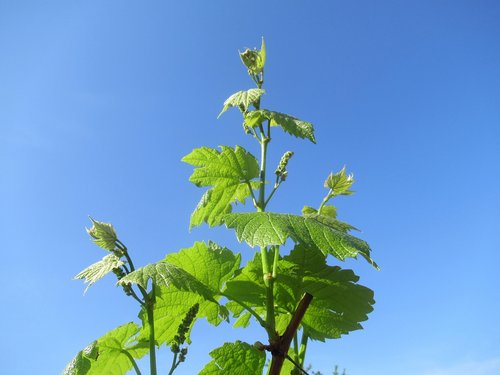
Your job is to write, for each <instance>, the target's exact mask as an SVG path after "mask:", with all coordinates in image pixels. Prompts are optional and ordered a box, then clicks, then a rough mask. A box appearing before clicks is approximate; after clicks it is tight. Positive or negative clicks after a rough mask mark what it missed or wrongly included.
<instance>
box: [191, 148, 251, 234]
mask: <svg viewBox="0 0 500 375" xmlns="http://www.w3.org/2000/svg"><path fill="white" fill-rule="evenodd" d="M221 149H222V152H219V151H217V150H215V149H212V148H209V147H201V148H197V149H194V150H193V151H192V152H191V153H190V154H189V155H186V156H185V157H184V158H183V159H182V161H184V162H186V163H188V164H191V165H193V166H195V167H196V168H195V170H194V172H193V174H192V175H191V177H190V178H189V180H190V181H191V182H192V183H194V184H195V185H196V186H210V187H211V189H210V190H208V191H207V192H206V193H205V194H204V195H203V197H202V199H201V200H200V202H199V203H198V205H197V207H196V209H195V211H194V212H193V214H192V215H191V221H190V228H192V227H193V226H196V225H200V224H201V223H202V222H206V223H207V224H208V225H210V226H215V225H220V224H221V223H222V217H223V216H224V215H225V214H227V213H230V212H231V211H232V207H231V204H232V203H233V202H235V201H239V202H241V203H244V202H245V199H246V198H247V197H249V196H250V195H251V190H250V187H249V184H250V185H251V180H252V179H254V178H257V177H258V176H259V164H258V162H257V160H256V159H255V157H254V156H253V155H252V154H250V153H249V152H248V151H246V150H245V149H244V148H242V147H240V146H236V148H235V149H233V148H231V147H227V146H222V147H221Z"/></svg>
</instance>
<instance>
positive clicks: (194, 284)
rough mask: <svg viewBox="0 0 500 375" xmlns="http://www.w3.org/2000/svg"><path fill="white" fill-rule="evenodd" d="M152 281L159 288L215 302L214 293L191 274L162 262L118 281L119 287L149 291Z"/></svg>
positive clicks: (140, 269)
mask: <svg viewBox="0 0 500 375" xmlns="http://www.w3.org/2000/svg"><path fill="white" fill-rule="evenodd" d="M149 280H151V281H152V282H153V283H154V285H155V286H158V287H171V286H173V287H175V288H177V289H179V290H184V291H190V292H194V293H196V294H199V295H201V296H203V297H204V298H205V299H208V300H214V295H213V292H212V291H211V290H210V289H208V288H207V287H206V286H205V285H203V284H202V283H201V282H200V281H199V280H197V279H196V278H195V277H194V276H192V275H191V274H190V273H188V272H186V271H184V270H183V269H182V268H179V267H177V266H175V265H173V264H170V263H168V262H165V261H160V262H157V263H153V264H148V265H146V266H144V267H141V268H139V269H136V270H135V271H134V272H131V273H129V274H128V275H127V276H125V277H123V278H122V279H120V280H119V281H118V284H119V285H127V284H138V285H140V286H141V287H143V288H144V289H147V287H148V282H149Z"/></svg>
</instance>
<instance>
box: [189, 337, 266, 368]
mask: <svg viewBox="0 0 500 375" xmlns="http://www.w3.org/2000/svg"><path fill="white" fill-rule="evenodd" d="M210 356H211V357H212V358H213V360H212V361H211V362H209V363H208V364H207V365H206V366H205V367H204V368H203V369H202V370H201V372H200V373H199V375H217V374H221V375H222V374H235V375H255V374H262V370H263V369H264V363H265V360H266V355H265V353H264V352H261V351H259V350H257V349H255V348H254V347H253V346H252V345H250V344H247V343H245V342H241V341H236V342H234V343H225V344H224V345H223V346H221V347H220V348H217V349H215V350H213V351H211V352H210Z"/></svg>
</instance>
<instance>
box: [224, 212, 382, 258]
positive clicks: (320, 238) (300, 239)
mask: <svg viewBox="0 0 500 375" xmlns="http://www.w3.org/2000/svg"><path fill="white" fill-rule="evenodd" d="M331 220H335V219H331ZM224 222H225V223H226V226H227V227H228V228H233V229H235V231H236V236H237V238H238V240H239V241H245V242H246V243H248V244H249V245H250V246H251V247H253V246H268V245H283V244H284V243H285V242H286V240H287V239H288V238H291V239H292V240H293V241H294V242H295V243H300V244H303V245H304V246H306V247H310V248H318V249H319V250H321V251H322V252H323V254H325V255H327V254H331V255H333V256H334V257H336V258H337V259H339V260H344V259H345V258H356V257H357V256H358V254H361V255H362V256H363V257H364V258H365V259H366V260H367V261H368V262H369V263H370V264H372V265H373V266H374V267H375V268H378V266H377V265H376V263H375V262H374V261H373V260H372V259H371V258H370V247H369V246H368V244H367V243H366V242H365V241H363V240H360V239H359V238H356V237H354V236H351V235H350V234H347V233H345V232H344V231H342V230H339V228H335V227H333V226H331V225H327V224H325V223H322V222H320V221H318V220H317V219H316V218H309V217H302V216H296V215H290V214H276V213H270V212H253V213H234V214H228V215H226V216H225V217H224Z"/></svg>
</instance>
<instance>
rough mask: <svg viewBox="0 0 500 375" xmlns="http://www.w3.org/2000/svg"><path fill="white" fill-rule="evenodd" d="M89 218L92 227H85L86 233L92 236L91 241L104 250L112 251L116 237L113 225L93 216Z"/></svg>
mask: <svg viewBox="0 0 500 375" xmlns="http://www.w3.org/2000/svg"><path fill="white" fill-rule="evenodd" d="M90 220H91V221H92V228H90V229H87V233H88V234H89V235H90V237H92V238H93V242H94V243H95V244H96V245H97V246H99V247H101V248H103V249H105V250H108V251H113V250H114V249H115V247H116V245H115V242H116V240H117V239H118V238H117V236H116V231H115V228H113V225H111V224H110V223H104V222H102V221H97V220H94V219H93V218H90Z"/></svg>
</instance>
